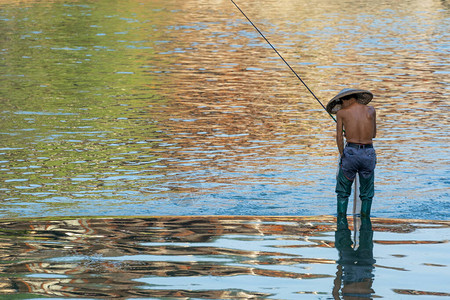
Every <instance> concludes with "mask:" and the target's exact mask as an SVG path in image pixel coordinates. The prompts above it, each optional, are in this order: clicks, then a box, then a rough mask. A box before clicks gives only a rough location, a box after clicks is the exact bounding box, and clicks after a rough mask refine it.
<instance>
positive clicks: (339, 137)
mask: <svg viewBox="0 0 450 300" xmlns="http://www.w3.org/2000/svg"><path fill="white" fill-rule="evenodd" d="M336 117H337V122H336V145H337V147H338V149H339V154H340V155H341V156H342V154H343V153H344V123H343V122H342V116H341V114H340V113H339V112H338V113H337V114H336Z"/></svg>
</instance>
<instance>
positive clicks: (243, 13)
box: [230, 0, 337, 122]
mask: <svg viewBox="0 0 450 300" xmlns="http://www.w3.org/2000/svg"><path fill="white" fill-rule="evenodd" d="M230 1H231V2H232V3H233V4H234V6H236V8H237V9H238V10H239V11H240V12H241V13H242V14H243V15H244V17H245V18H246V19H247V20H248V21H249V22H250V24H252V25H253V27H255V29H256V31H258V33H259V34H260V35H261V36H262V37H263V38H264V39H265V40H266V42H267V43H268V44H269V45H270V47H272V49H273V51H275V53H276V54H278V56H279V57H280V58H281V60H283V62H284V63H285V64H286V65H287V66H288V67H289V69H290V70H291V71H292V73H294V74H295V76H297V78H298V80H300V82H301V83H303V85H304V86H305V87H306V89H307V90H308V91H309V92H310V93H311V95H313V96H314V98H315V99H316V100H317V102H319V104H320V105H321V106H322V107H323V109H325V111H326V112H327V113H328V114H329V115H330V117H331V118H332V119H333V120H334V121H335V122H337V121H336V119H335V118H334V116H333V115H332V114H330V113H329V112H328V111H327V109H326V108H325V106H324V105H323V104H322V102H320V100H319V98H317V97H316V95H315V94H314V93H313V92H312V91H311V89H310V88H309V87H308V86H307V85H306V83H305V82H304V81H303V80H302V79H301V78H300V76H299V75H298V74H297V72H295V71H294V69H292V67H291V66H290V65H289V63H288V62H287V61H286V60H285V59H284V58H283V56H281V54H280V53H279V52H278V51H277V49H275V47H274V46H273V45H272V44H271V43H270V42H269V40H268V39H267V38H266V37H265V36H264V34H262V32H261V31H260V30H259V29H258V27H256V26H255V24H253V22H252V21H251V20H250V19H249V17H247V15H246V14H245V13H244V12H243V11H242V9H240V7H239V6H238V5H237V4H236V3H235V2H234V1H233V0H230Z"/></svg>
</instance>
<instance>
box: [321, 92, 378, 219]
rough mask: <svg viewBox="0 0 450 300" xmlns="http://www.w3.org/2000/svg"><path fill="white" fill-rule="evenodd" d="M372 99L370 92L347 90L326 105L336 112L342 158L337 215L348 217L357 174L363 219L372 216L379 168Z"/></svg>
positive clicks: (338, 178)
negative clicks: (376, 174) (375, 180)
mask: <svg viewBox="0 0 450 300" xmlns="http://www.w3.org/2000/svg"><path fill="white" fill-rule="evenodd" d="M372 98H373V95H372V93H370V92H369V91H365V90H356V89H344V90H342V91H341V92H340V93H339V94H338V95H337V96H335V97H334V98H333V99H332V100H330V102H329V103H328V105H327V110H328V111H329V112H337V127H336V144H337V147H338V149H339V153H340V155H341V161H340V163H339V172H338V176H337V183H336V193H337V213H338V216H345V215H346V214H347V206H348V197H349V196H350V193H351V188H352V183H353V180H354V179H355V176H356V173H358V174H359V182H360V198H361V201H362V202H361V216H362V217H369V216H370V209H371V206H372V199H373V196H374V178H375V172H374V169H375V165H376V154H375V150H374V148H373V145H372V139H373V138H375V136H376V132H377V129H376V128H377V127H376V113H375V109H374V108H373V107H372V106H368V105H367V103H369V102H370V101H371V100H372ZM344 134H345V137H346V139H347V144H346V145H345V147H344Z"/></svg>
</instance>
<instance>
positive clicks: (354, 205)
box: [230, 0, 358, 233]
mask: <svg viewBox="0 0 450 300" xmlns="http://www.w3.org/2000/svg"><path fill="white" fill-rule="evenodd" d="M230 1H231V2H232V3H233V4H234V6H236V8H237V9H238V10H239V11H240V12H241V13H242V15H243V16H244V17H245V18H246V19H247V20H248V21H249V22H250V24H252V26H253V27H254V28H255V29H256V31H257V32H258V33H259V34H260V35H261V36H262V37H263V38H264V40H266V42H267V43H268V44H269V46H270V47H272V49H273V51H275V53H276V54H277V55H278V56H279V57H280V58H281V60H283V62H284V63H285V64H286V65H287V66H288V67H289V69H290V70H291V71H292V73H294V75H295V76H297V78H298V80H300V82H301V83H302V84H303V85H304V86H305V87H306V89H307V90H308V91H309V92H310V93H311V95H313V96H314V98H315V99H316V100H317V102H319V104H320V105H321V106H322V107H323V109H325V111H326V112H327V113H328V115H330V117H331V118H332V119H333V120H334V122H336V123H337V121H336V119H335V117H334V116H333V115H332V114H331V113H330V112H328V111H327V109H326V108H325V106H324V105H323V104H322V102H320V100H319V98H317V96H316V95H315V94H314V93H313V92H312V91H311V89H310V88H309V87H308V86H307V85H306V83H305V82H304V81H303V80H302V79H301V78H300V76H299V75H298V74H297V72H295V71H294V69H292V67H291V65H289V63H288V62H287V61H286V60H285V59H284V58H283V56H281V54H280V53H279V52H278V51H277V49H275V47H274V46H273V45H272V44H271V43H270V42H269V40H268V39H267V38H266V37H265V36H264V34H263V33H262V32H261V31H260V30H259V29H258V27H256V25H255V24H253V22H252V21H251V20H250V18H249V17H247V15H246V14H245V13H244V12H243V11H242V9H241V8H240V7H239V6H238V5H237V4H236V3H235V2H234V1H233V0H230ZM344 133H345V130H344ZM357 186H358V181H357V180H356V182H355V201H354V204H353V215H355V209H356V197H357ZM355 233H356V229H355Z"/></svg>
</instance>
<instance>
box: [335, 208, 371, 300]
mask: <svg viewBox="0 0 450 300" xmlns="http://www.w3.org/2000/svg"><path fill="white" fill-rule="evenodd" d="M335 245H336V249H337V250H338V251H339V260H338V261H337V263H338V266H337V269H338V271H337V272H336V279H335V281H334V288H333V296H334V299H371V298H372V294H373V293H374V290H373V289H372V283H373V277H374V275H373V269H374V266H373V265H374V263H375V260H374V259H373V230H372V223H371V221H370V218H369V217H365V218H361V227H360V229H359V246H358V247H357V248H356V249H354V248H353V247H352V245H353V242H352V239H351V231H350V229H349V228H348V222H347V216H338V219H337V231H336V233H335ZM339 292H341V293H339ZM341 297H342V298H341Z"/></svg>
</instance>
